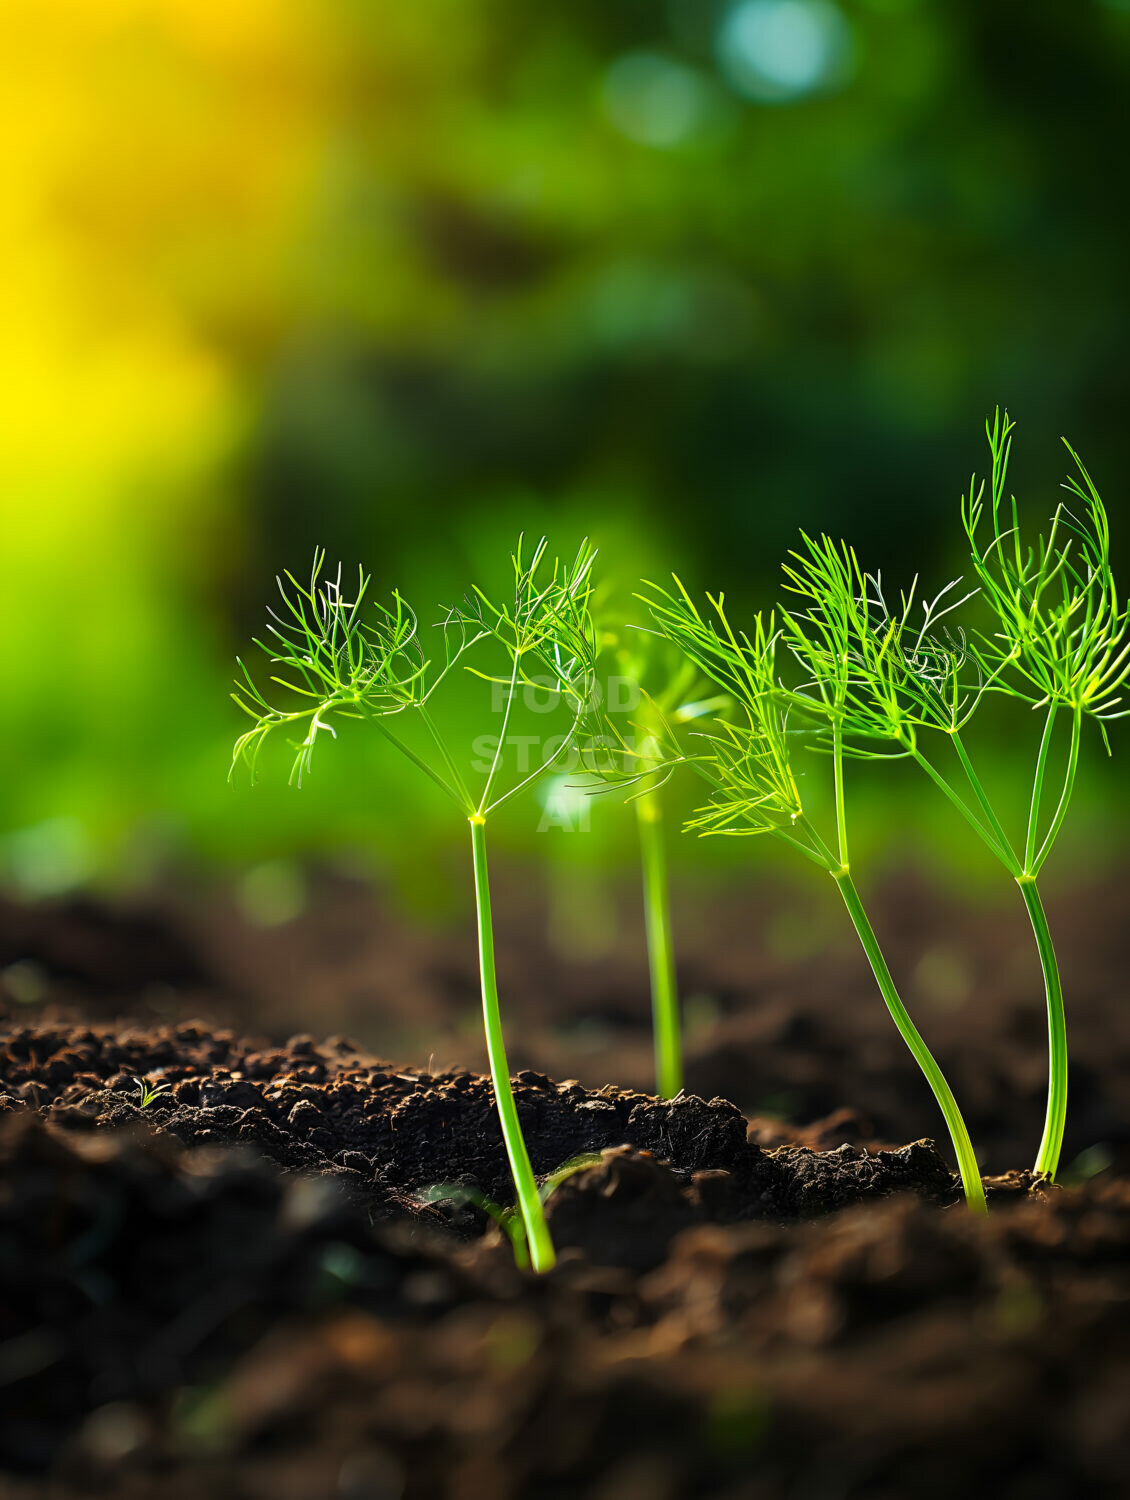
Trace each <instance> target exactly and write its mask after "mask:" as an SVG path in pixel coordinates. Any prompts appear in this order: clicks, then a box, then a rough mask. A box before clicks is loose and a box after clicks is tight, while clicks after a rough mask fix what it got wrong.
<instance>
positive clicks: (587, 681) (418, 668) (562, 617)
mask: <svg viewBox="0 0 1130 1500" xmlns="http://www.w3.org/2000/svg"><path fill="white" fill-rule="evenodd" d="M594 557H595V553H594V551H593V549H592V548H591V547H590V546H589V545H588V543H587V542H585V543H582V545H581V547H580V548H579V550H578V552H577V554H576V557H575V558H574V560H573V561H572V562H571V563H570V562H565V563H563V562H561V561H559V560H552V561H551V560H550V559H549V558H548V556H547V551H546V542H545V540H544V539H543V540H542V541H540V542H539V543H538V544H537V546H536V547H535V548H534V549H533V552H532V554H531V555H530V557H529V559H528V560H526V559H524V558H523V554H522V542H521V541H519V544H518V548H517V551H516V552H515V554H514V556H513V558H512V562H513V571H514V588H513V594H512V595H509V596H507V597H506V598H504V599H502V600H501V601H497V600H495V599H493V598H492V597H491V596H490V595H488V594H487V593H486V592H484V591H483V590H482V589H480V588H478V587H475V588H474V589H473V590H472V591H471V593H470V594H468V595H467V596H466V597H465V598H464V600H463V601H462V602H461V603H459V604H457V605H455V606H453V607H451V608H450V609H448V610H447V611H446V613H445V615H444V617H443V619H442V620H441V621H440V623H439V625H438V629H437V641H438V649H437V651H436V653H435V655H434V656H433V654H432V653H431V652H429V651H428V649H427V648H426V647H425V644H424V642H423V640H422V639H421V635H420V629H419V623H418V618H417V615H416V614H415V612H414V611H413V610H412V609H411V608H410V607H409V605H408V604H407V603H406V602H405V600H404V599H403V598H402V597H401V595H400V594H399V593H395V592H394V593H393V595H392V602H391V604H390V605H384V604H380V603H378V602H376V601H373V600H368V599H367V595H368V591H369V585H370V578H369V577H368V576H367V575H366V574H365V573H364V571H362V570H359V572H358V576H357V582H356V587H355V589H353V590H352V597H348V596H347V594H346V593H345V592H344V591H343V587H342V582H341V573H340V570H339V572H338V574H337V576H336V577H335V578H332V579H331V578H328V577H325V576H323V568H324V563H325V553H324V552H323V551H319V552H317V553H316V554H315V557H314V564H313V568H312V570H311V575H310V579H309V582H308V583H300V582H299V581H298V580H297V579H296V578H295V577H294V575H293V574H290V573H287V574H285V575H284V577H283V578H282V579H280V580H279V592H280V595H281V609H275V610H272V611H271V612H270V623H269V625H268V638H267V639H266V640H264V641H257V642H256V644H257V645H258V646H260V648H261V649H262V650H263V651H264V652H265V653H266V655H267V656H268V657H269V659H270V662H271V666H272V669H273V670H272V673H271V676H270V681H271V683H272V684H275V685H277V686H279V687H281V688H282V689H283V690H284V692H285V694H286V701H285V703H284V704H283V705H282V706H276V705H275V704H274V703H272V702H271V701H270V700H269V699H268V698H267V697H266V695H265V693H264V692H263V691H262V690H261V689H260V688H259V687H258V686H257V685H256V683H255V681H254V679H253V678H252V676H251V674H250V672H249V671H248V670H247V668H246V666H245V665H244V664H243V662H242V661H241V662H240V663H239V667H240V672H241V674H242V675H241V679H239V680H238V681H237V688H238V691H237V692H236V693H234V694H233V695H232V696H233V697H234V699H235V701H236V703H237V704H239V706H240V707H241V708H242V709H243V710H244V712H245V713H247V714H248V715H250V717H251V719H252V720H253V721H254V722H253V724H252V727H251V728H250V729H249V730H247V732H246V733H245V734H243V735H241V736H240V738H239V740H238V741H237V743H236V746H235V753H234V757H233V766H232V768H233V772H234V769H235V767H236V765H238V764H239V763H240V762H241V761H242V762H245V763H246V764H247V765H248V766H249V767H250V769H251V773H252V775H253V776H254V773H255V770H256V767H257V764H258V761H259V757H260V753H261V751H262V749H263V746H264V744H265V742H266V741H267V740H268V739H269V738H270V737H271V736H272V735H274V734H276V733H277V732H278V731H284V732H289V733H291V734H298V735H300V736H301V737H300V738H299V739H298V740H297V742H296V743H295V747H294V760H293V763H292V766H291V781H292V782H293V783H296V784H298V785H301V783H302V780H303V778H304V776H305V775H306V773H307V772H308V771H309V769H310V765H311V760H312V757H313V754H314V749H315V746H316V744H317V743H318V741H319V739H320V738H321V737H322V736H323V735H329V736H331V737H336V733H337V731H336V728H335V727H334V726H335V721H339V720H347V721H348V720H363V721H366V722H368V723H371V724H372V725H373V727H374V728H375V729H376V730H377V731H378V732H379V733H380V734H381V735H383V736H384V738H385V739H386V740H387V741H388V743H389V744H391V745H392V746H393V747H394V748H395V749H396V750H398V751H399V752H400V753H401V754H402V755H404V756H406V757H407V758H408V759H409V760H410V761H411V762H412V764H413V765H415V766H416V767H417V769H418V770H420V771H421V772H422V773H423V774H424V775H426V776H427V777H428V779H429V780H430V781H431V782H432V783H433V784H434V785H436V786H437V787H439V788H440V789H441V790H442V792H443V793H444V794H445V795H446V796H447V797H448V798H449V800H450V801H451V802H453V803H454V804H455V806H456V807H457V808H459V810H460V811H461V812H462V814H463V815H464V817H466V819H467V821H468V824H469V826H470V835H471V858H472V868H473V873H474V885H475V906H476V914H477V922H478V953H479V971H480V978H481V986H482V1004H483V1027H484V1031H485V1035H486V1043H487V1054H488V1057H489V1060H490V1071H491V1079H492V1083H493V1086H494V1096H495V1104H496V1107H497V1110H498V1117H499V1122H500V1125H501V1127H502V1135H503V1140H504V1142H505V1146H506V1153H507V1157H508V1160H509V1163H510V1170H511V1174H512V1176H513V1179H514V1187H515V1192H516V1196H517V1207H518V1213H519V1215H520V1217H521V1224H522V1228H523V1230H524V1234H525V1239H526V1242H527V1243H528V1247H529V1256H530V1261H531V1263H532V1265H533V1267H534V1269H535V1270H537V1271H545V1270H548V1269H550V1267H552V1265H553V1263H554V1258H555V1257H554V1250H553V1243H552V1240H551V1238H550V1234H549V1229H548V1226H547V1224H546V1221H545V1214H544V1211H543V1208H542V1198H541V1196H540V1195H539V1192H538V1186H537V1182H536V1181H535V1178H534V1174H533V1169H532V1167H531V1165H530V1158H529V1153H528V1151H527V1149H526V1144H525V1141H524V1139H523V1136H522V1129H521V1124H520V1122H519V1119H518V1112H517V1107H516V1105H515V1101H514V1093H513V1088H512V1086H511V1082H510V1070H509V1065H508V1063H507V1058H506V1047H505V1042H504V1039H503V1029H502V1018H501V1013H500V1009H499V999H498V984H497V978H496V972H495V955H494V935H493V923H492V913H491V900H490V879H489V874H488V868H487V845H486V825H487V821H488V819H489V818H490V816H491V814H492V813H494V812H495V810H496V809H497V808H499V807H500V806H501V805H502V804H503V803H504V802H506V801H507V800H508V799H509V798H511V797H513V796H514V795H515V793H517V792H519V791H521V790H522V789H523V788H524V787H526V786H528V785H529V784H530V783H531V782H533V781H534V780H536V779H537V777H538V776H540V775H541V774H542V773H543V772H544V771H546V770H548V769H549V766H550V765H551V764H552V762H553V761H554V760H556V759H557V758H558V757H559V756H560V755H561V754H563V753H565V752H566V751H567V750H568V749H569V748H570V746H572V745H573V743H574V742H575V740H576V736H577V734H578V731H579V729H580V726H581V724H582V721H583V718H584V715H585V713H586V711H587V709H588V706H589V704H590V701H591V698H592V696H593V692H594V688H595V684H596V668H595V660H596V644H595V640H596V632H595V627H594V625H593V620H592V614H591V607H590V606H591V589H592V585H591V573H592V564H593V559H594ZM477 647H482V648H483V649H484V650H485V649H487V648H491V647H493V648H494V655H495V658H496V659H497V660H498V661H499V662H500V663H505V670H504V671H503V672H499V671H497V670H495V669H493V668H490V669H484V667H481V666H477V665H472V664H471V662H470V661H464V660H463V659H464V657H466V656H467V654H468V653H469V652H471V651H472V650H473V649H475V648H477ZM457 663H458V664H461V665H462V666H463V667H464V668H465V669H466V670H467V671H469V672H471V673H473V674H474V675H475V676H477V677H479V678H480V679H481V680H483V681H484V682H488V683H491V684H492V692H493V691H495V690H497V689H501V693H502V717H501V723H500V726H499V732H498V735H497V738H496V741H495V749H494V754H493V758H492V759H491V761H490V764H489V766H488V768H487V769H486V771H485V772H483V773H479V774H480V777H481V779H480V780H479V782H478V784H477V785H474V786H473V783H472V775H473V765H471V764H468V766H467V767H466V770H467V774H465V773H464V767H462V766H461V765H460V760H459V757H458V756H457V755H456V754H455V753H454V752H453V750H452V748H451V746H450V744H449V743H448V741H447V739H446V738H445V737H444V735H443V733H442V732H441V730H440V728H439V725H438V724H437V722H436V719H435V718H434V716H433V714H432V697H433V695H434V694H435V692H436V690H437V689H438V688H439V687H440V685H441V684H442V683H443V682H444V680H445V679H446V678H447V677H448V676H449V674H450V673H451V671H452V669H453V668H454V667H455V666H456V664H457ZM547 682H549V683H552V685H553V687H554V689H555V690H556V692H557V694H558V695H559V697H560V701H561V702H562V703H563V704H564V705H565V706H566V708H567V711H568V714H569V716H570V720H571V722H570V727H569V729H568V730H567V731H566V733H565V734H564V735H563V736H559V737H558V738H557V739H556V743H555V748H554V750H553V753H552V754H551V755H549V754H547V756H546V758H545V759H543V760H542V761H540V762H539V764H537V765H536V766H535V767H534V769H533V770H532V771H530V772H529V773H528V774H525V775H520V776H518V777H517V778H516V779H515V778H514V777H513V776H511V777H509V778H507V776H506V773H505V768H504V749H505V746H506V743H507V728H508V726H509V724H510V722H511V714H512V710H513V708H514V704H515V701H516V700H517V698H518V697H519V695H520V694H521V693H522V692H523V691H525V690H526V689H527V688H535V687H536V688H540V689H542V690H544V688H545V686H546V684H547ZM398 716H405V717H414V718H416V719H417V720H418V721H419V723H420V725H421V726H422V732H423V737H424V740H425V743H426V745H427V747H428V748H427V749H426V750H425V751H422V752H421V751H417V750H416V749H414V748H413V747H412V746H411V745H409V744H408V743H407V742H406V740H405V739H404V738H403V737H402V736H401V735H400V734H398V733H396V732H395V731H394V730H393V728H392V727H391V725H390V723H389V722H388V721H389V720H395V719H396V718H397V717H398Z"/></svg>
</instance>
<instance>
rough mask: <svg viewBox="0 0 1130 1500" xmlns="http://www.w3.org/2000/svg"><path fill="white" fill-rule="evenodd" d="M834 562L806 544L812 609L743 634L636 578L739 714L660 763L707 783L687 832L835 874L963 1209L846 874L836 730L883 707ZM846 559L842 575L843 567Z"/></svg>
mask: <svg viewBox="0 0 1130 1500" xmlns="http://www.w3.org/2000/svg"><path fill="white" fill-rule="evenodd" d="M837 558H838V554H837V553H836V552H835V549H833V548H832V547H831V544H829V547H828V551H827V553H825V552H824V551H823V549H822V548H819V547H817V546H816V545H815V544H814V555H813V558H812V561H813V565H814V567H815V568H816V569H817V570H819V568H820V565H821V563H822V562H825V561H827V562H828V563H829V564H830V566H829V569H828V573H827V576H826V578H825V576H824V575H822V574H820V573H819V571H817V574H816V576H814V577H811V578H810V577H809V574H808V571H807V568H806V567H805V566H804V565H803V564H802V568H801V570H800V571H799V575H798V576H799V579H800V581H801V584H802V586H804V587H809V586H810V585H811V595H810V598H811V605H812V608H811V610H810V611H809V612H808V616H807V618H805V619H801V618H798V617H796V616H794V615H792V614H790V613H788V612H786V613H785V614H784V615H783V616H782V620H781V623H780V625H778V624H777V621H776V619H775V617H774V616H773V615H769V616H768V617H766V616H764V615H762V614H760V613H759V614H757V615H755V616H754V619H753V622H752V627H751V629H750V631H749V632H748V633H747V632H745V631H737V630H735V629H734V627H733V626H732V625H731V623H730V620H729V618H728V616H727V613H726V607H725V597H724V595H722V594H719V595H717V597H712V596H710V595H707V601H708V604H709V606H710V616H709V617H706V616H704V615H703V614H702V613H701V612H700V610H699V609H698V607H697V606H696V605H695V603H694V602H693V600H692V599H691V597H690V595H689V594H688V592H687V591H686V589H685V588H684V587H683V585H682V583H681V582H680V581H679V579H678V578H675V579H674V584H675V588H674V591H670V590H667V589H663V588H660V587H658V586H656V585H654V584H651V585H647V586H646V587H647V588H648V589H649V593H648V594H646V595H642V596H641V597H643V598H644V600H645V602H646V603H647V604H648V607H649V608H650V610H651V614H652V617H653V619H654V621H655V623H656V626H657V628H658V630H659V631H660V632H661V633H662V634H663V635H665V636H666V637H667V638H668V639H669V640H670V641H672V642H674V643H675V644H676V645H677V646H678V647H679V648H680V649H681V650H682V651H683V652H684V653H685V654H686V656H687V657H688V658H689V660H690V661H691V662H693V663H694V665H695V666H696V667H697V668H698V670H699V671H701V672H703V673H704V674H705V675H706V676H708V677H709V678H710V679H711V680H712V681H713V682H714V683H716V684H717V685H718V686H719V687H720V688H721V689H722V690H723V691H724V692H725V693H726V694H727V696H728V697H729V698H730V699H731V700H732V701H733V703H734V704H735V705H736V706H737V707H738V708H739V709H740V711H741V717H740V718H739V719H738V720H737V721H733V720H727V719H718V720H715V721H713V722H712V723H711V725H710V726H709V727H708V728H707V729H705V730H704V731H703V732H702V734H701V737H700V740H699V746H700V748H698V749H696V750H690V749H685V748H684V749H680V748H679V747H678V744H677V742H670V743H669V749H668V761H667V767H668V770H670V769H672V768H673V767H674V765H676V764H677V763H678V762H679V761H680V760H682V761H686V762H688V763H690V764H692V765H693V766H694V768H695V769H696V770H697V771H698V773H699V775H700V776H702V777H704V778H705V779H706V781H707V782H708V783H709V784H710V785H711V787H712V788H713V790H712V794H711V797H710V800H709V802H708V803H707V804H706V805H705V806H704V807H702V808H701V809H700V810H699V811H698V813H697V814H695V816H694V817H693V818H692V819H691V821H690V822H689V823H688V824H687V829H688V831H694V832H697V833H698V834H699V835H701V836H706V835H728V836H741V835H754V834H767V835H770V836H771V837H773V838H775V839H777V840H779V841H780V842H781V843H783V844H785V845H787V846H788V847H789V848H791V849H793V850H794V852H796V853H798V854H800V855H801V856H802V857H803V858H805V859H806V860H808V861H809V862H810V863H812V864H814V865H816V866H817V867H818V868H819V869H821V870H823V871H824V872H825V874H827V875H829V876H830V877H831V879H832V880H833V881H834V882H835V885H836V888H837V890H838V891H839V893H840V896H841V898H842V900H843V903H844V906H845V907H846V909H847V912H848V915H849V917H850V918H851V921H852V924H853V926H854V927H855V930H856V933H857V935H858V937H859V940H860V943H861V945H862V947H863V951H864V953H865V954H866V957H867V960H868V962H869V964H870V966H871V970H872V972H873V974H874V976H875V979H876V982H877V984H878V986H879V990H880V993H881V994H882V996H883V999H884V1001H885V1003H886V1005H887V1008H888V1010H889V1011H890V1014H891V1016H892V1018H893V1020H894V1022H895V1025H896V1026H897V1028H898V1030H899V1033H900V1034H901V1036H902V1038H903V1040H904V1041H905V1042H906V1044H907V1046H908V1048H909V1049H910V1051H911V1053H912V1055H913V1056H914V1059H915V1061H916V1062H917V1063H918V1065H919V1067H920V1068H921V1070H922V1073H923V1075H924V1076H925V1078H926V1081H927V1082H928V1083H929V1085H930V1088H931V1090H932V1091H933V1094H934V1097H935V1099H936V1100H937V1102H938V1106H939V1108H940V1109H941V1112H942V1115H943V1118H944V1119H945V1122H946V1126H947V1128H948V1130H949V1133H950V1138H951V1140H952V1142H953V1147H954V1151H955V1154H956V1157H957V1162H958V1169H959V1171H960V1174H961V1180H962V1185H963V1188H964V1192H965V1198H966V1201H967V1203H968V1204H969V1206H970V1208H972V1209H974V1210H975V1211H979V1212H983V1211H984V1209H985V1193H984V1188H983V1186H982V1183H981V1177H980V1172H979V1170H978V1167H977V1158H976V1156H975V1154H974V1151H973V1146H972V1143H971V1141H970V1139H969V1132H968V1130H967V1129H966V1127H965V1122H964V1120H963V1119H962V1115H961V1111H960V1110H959V1108H958V1105H957V1101H956V1100H955V1098H954V1095H953V1092H952V1090H951V1089H950V1087H949V1084H948V1083H947V1082H946V1079H945V1076H944V1074H943V1073H942V1070H941V1068H940V1067H939V1066H938V1063H937V1061H936V1060H935V1058H934V1056H933V1054H932V1053H931V1052H930V1050H929V1048H928V1046H927V1045H926V1043H925V1041H924V1040H923V1038H922V1036H921V1035H920V1033H919V1031H918V1029H917V1028H916V1027H915V1025H914V1022H913V1021H912V1020H911V1017H910V1014H909V1012H908V1011H907V1009H906V1006H905V1005H904V1004H903V1002H902V999H901V997H900V995H899V993H898V990H897V988H896V986H895V983H894V980H893V978H892V976H891V972H890V969H889V967H888V965H887V962H886V959H885V958H884V956H883V952H882V949H881V947H880V945H879V941H878V939H877V937H876V935H875V931H874V929H873V927H872V925H871V922H870V920H869V918H868V915H867V912H866V909H865V907H864V905H863V901H862V899H861V897H860V895H859V892H858V890H857V889H856V886H855V883H854V881H853V879H852V875H851V862H850V854H849V841H848V817H847V801H846V796H845V785H844V762H845V730H846V728H847V727H848V724H849V722H850V720H849V714H859V713H865V712H875V713H877V714H878V713H881V712H882V710H881V709H874V710H873V709H872V708H871V707H870V698H869V696H868V695H866V694H865V693H861V692H860V691H859V683H858V680H857V673H856V670H855V666H854V662H853V653H852V649H851V647H852V641H851V626H850V614H849V611H850V610H851V609H852V608H853V607H854V597H855V596H854V591H853V590H852V589H851V588H850V587H847V588H841V587H839V584H840V582H841V581H842V580H843V579H844V578H845V573H844V570H843V569H841V567H840V565H839V562H838V561H837ZM846 566H847V574H846V576H847V578H849V579H850V577H851V570H850V565H846ZM806 579H808V580H809V582H806ZM825 583H827V584H828V585H829V586H828V587H827V588H825V586H824V585H825ZM782 640H784V641H785V642H786V643H787V645H788V646H789V647H790V648H791V650H792V653H793V655H794V656H796V657H797V658H798V659H799V660H800V661H801V663H802V664H803V665H804V666H805V668H806V669H807V680H806V681H805V682H804V683H802V684H801V685H800V686H799V687H798V688H795V689H792V688H786V687H785V686H784V683H783V681H782V676H781V673H780V672H779V670H778V664H777V651H778V647H779V646H780V644H781V642H782ZM798 712H803V713H804V714H805V715H807V716H808V717H809V719H810V720H814V721H815V733H816V734H817V736H818V735H819V733H820V730H821V728H823V727H826V728H827V730H828V732H829V739H830V744H829V746H828V748H829V749H830V752H831V762H832V782H833V788H832V790H833V797H834V804H835V825H836V826H835V833H834V834H831V833H830V832H829V839H828V840H826V839H825V838H824V836H823V835H822V834H821V832H820V831H819V830H818V828H817V827H816V825H815V823H814V822H813V820H812V818H811V816H810V814H809V812H808V810H807V809H806V807H805V805H804V800H803V798H802V795H801V791H800V783H799V780H798V777H797V775H796V773H795V772H794V769H793V755H794V749H795V747H796V745H797V736H798V730H797V729H796V728H795V727H794V725H793V724H792V723H791V722H790V720H791V719H792V717H793V716H794V715H795V714H797V713H798ZM637 774H642V772H637Z"/></svg>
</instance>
